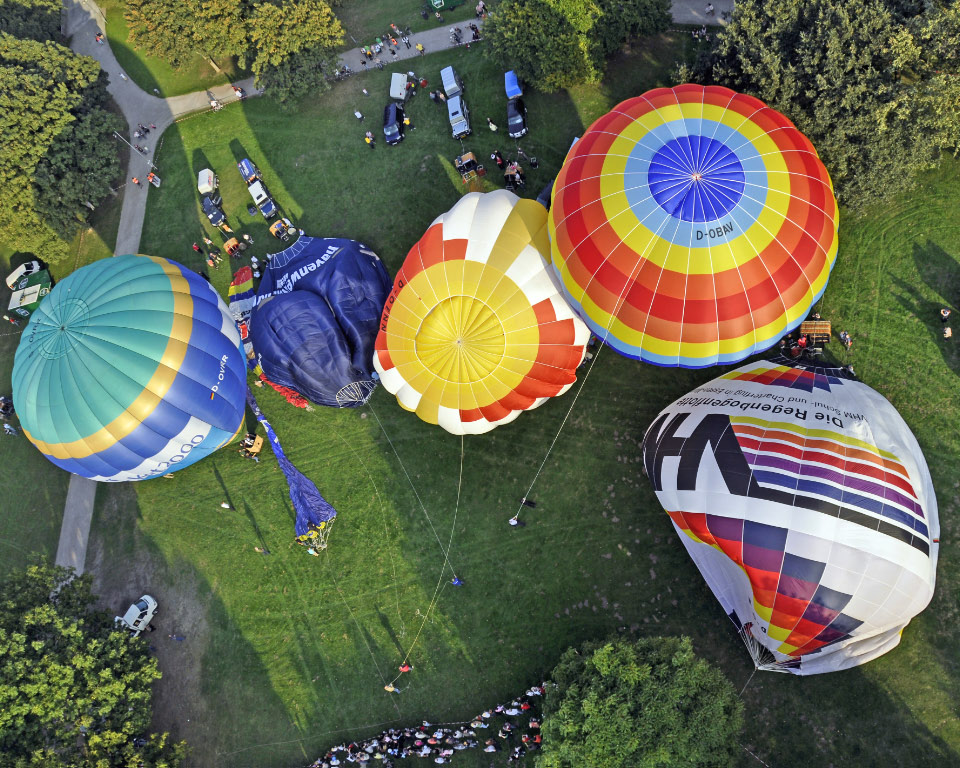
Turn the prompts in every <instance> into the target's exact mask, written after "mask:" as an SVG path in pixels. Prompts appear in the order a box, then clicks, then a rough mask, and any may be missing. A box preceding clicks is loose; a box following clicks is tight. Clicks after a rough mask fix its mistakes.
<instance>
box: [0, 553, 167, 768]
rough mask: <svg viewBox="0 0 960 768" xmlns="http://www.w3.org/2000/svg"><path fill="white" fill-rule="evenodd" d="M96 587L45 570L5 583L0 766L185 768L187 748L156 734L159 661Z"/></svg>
mask: <svg viewBox="0 0 960 768" xmlns="http://www.w3.org/2000/svg"><path fill="white" fill-rule="evenodd" d="M90 581H91V579H90V576H89V575H87V576H82V577H80V578H76V579H72V580H71V572H70V571H69V570H68V569H66V568H56V567H51V566H47V565H42V564H41V565H35V566H31V567H30V568H28V569H27V570H26V571H23V572H15V573H12V574H11V575H9V576H8V577H7V578H6V579H5V580H4V581H3V582H2V583H0V755H2V757H0V764H2V765H4V766H17V768H68V767H69V768H105V767H106V766H117V767H118V768H119V766H130V767H131V768H132V767H133V766H140V768H176V766H178V765H180V763H181V762H182V759H183V753H184V745H183V744H173V743H171V742H170V740H169V739H168V737H167V735H166V734H155V733H151V732H150V721H151V718H152V715H153V708H152V705H151V687H152V685H153V681H154V680H157V679H158V678H159V677H160V672H159V671H158V669H157V660H156V658H155V657H154V656H153V655H152V654H151V653H150V651H149V648H148V646H147V643H146V642H145V641H144V640H143V639H131V638H130V637H129V635H128V634H127V632H126V631H123V630H118V629H117V628H115V627H114V625H113V622H112V620H111V619H110V617H109V615H107V614H105V613H104V612H102V611H97V610H94V608H93V604H94V602H95V598H94V596H93V594H92V593H91V591H90Z"/></svg>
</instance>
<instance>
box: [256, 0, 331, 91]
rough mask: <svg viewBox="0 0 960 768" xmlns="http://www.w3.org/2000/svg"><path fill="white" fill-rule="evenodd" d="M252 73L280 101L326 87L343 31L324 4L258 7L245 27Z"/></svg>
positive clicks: (314, 0) (318, 0)
mask: <svg viewBox="0 0 960 768" xmlns="http://www.w3.org/2000/svg"><path fill="white" fill-rule="evenodd" d="M249 30H250V33H249V34H250V43H251V51H252V52H251V57H252V60H251V63H250V69H251V70H252V71H253V74H254V75H255V76H256V78H257V80H258V82H260V83H262V84H264V85H265V86H267V87H269V86H271V85H272V86H274V87H276V88H277V89H278V92H277V93H276V94H274V95H275V96H276V97H277V98H278V99H279V100H280V101H283V100H286V99H287V98H290V97H292V96H299V95H302V94H304V93H306V92H307V91H308V90H316V89H317V88H319V87H326V84H325V82H324V71H326V72H331V71H332V68H333V65H334V64H335V62H336V60H337V49H338V47H339V46H340V44H341V43H342V42H343V27H342V26H341V25H340V20H339V19H338V18H337V17H336V16H334V15H333V11H332V10H331V9H330V6H329V5H327V3H326V2H324V0H289V1H288V2H285V3H284V4H283V5H274V4H273V3H271V2H262V3H259V4H258V5H257V6H256V9H255V10H254V12H253V15H252V16H251V17H250V21H249Z"/></svg>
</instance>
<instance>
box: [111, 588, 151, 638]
mask: <svg viewBox="0 0 960 768" xmlns="http://www.w3.org/2000/svg"><path fill="white" fill-rule="evenodd" d="M158 610H160V608H159V606H158V605H157V601H156V600H154V599H153V598H152V597H150V595H143V596H142V597H141V598H140V599H139V600H137V602H135V603H133V604H132V605H131V606H130V607H129V608H127V612H126V613H125V614H123V616H116V617H114V619H113V621H114V623H115V624H117V625H118V626H122V627H125V628H126V629H129V630H130V633H131V636H132V637H137V636H138V635H139V634H140V633H141V632H143V631H144V630H147V629H149V630H150V631H151V632H152V631H153V627H151V626H150V622H151V621H152V620H153V617H154V616H156V615H157V611H158Z"/></svg>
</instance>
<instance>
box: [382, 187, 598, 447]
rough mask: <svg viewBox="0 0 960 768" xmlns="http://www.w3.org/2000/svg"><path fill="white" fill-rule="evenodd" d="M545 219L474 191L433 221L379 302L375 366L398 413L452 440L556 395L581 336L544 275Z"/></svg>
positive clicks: (500, 195)
mask: <svg viewBox="0 0 960 768" xmlns="http://www.w3.org/2000/svg"><path fill="white" fill-rule="evenodd" d="M546 218H547V213H546V209H545V208H544V207H543V206H542V205H540V204H539V203H536V202H534V201H532V200H521V199H520V198H518V197H516V196H515V195H513V194H511V193H509V192H507V191H506V190H498V191H496V192H490V193H487V194H481V193H479V192H473V193H470V194H468V195H465V196H464V197H462V198H461V199H460V200H459V202H457V204H456V205H455V206H454V207H453V208H451V209H450V210H449V211H447V212H446V213H444V214H442V215H441V216H439V217H438V218H437V219H436V220H435V221H434V222H433V224H431V225H430V228H429V229H428V230H427V232H426V234H424V236H423V237H422V238H421V239H420V241H419V242H418V243H417V244H416V245H414V246H413V248H412V249H411V250H410V253H409V254H407V259H406V261H405V262H404V264H403V267H402V268H401V270H400V272H399V274H398V275H397V279H396V282H395V283H394V286H393V291H392V292H391V293H390V296H389V297H388V298H387V304H386V307H385V308H384V310H383V319H382V321H381V324H380V333H379V334H378V336H377V342H376V356H375V357H374V364H375V365H376V368H377V371H378V372H379V373H380V378H381V380H382V381H383V385H384V387H386V388H387V390H389V391H390V392H392V393H393V394H395V395H396V396H397V400H398V402H399V403H400V405H401V406H403V407H404V408H406V409H407V410H409V411H415V412H416V413H417V415H418V416H419V417H420V418H421V419H423V420H424V421H426V422H428V423H430V424H439V425H440V426H442V427H443V428H444V429H446V430H447V431H448V432H452V433H453V434H458V435H462V434H478V433H481V432H487V431H489V430H491V429H493V428H494V427H496V426H499V425H500V424H506V423H507V422H510V421H513V420H514V419H515V418H517V416H518V415H519V414H520V413H521V412H522V411H526V410H530V409H531V408H536V407H537V406H539V405H541V404H542V403H544V402H545V401H546V400H547V399H548V398H551V397H555V396H556V395H559V394H562V393H563V392H565V391H566V390H567V389H568V388H569V387H570V385H571V384H572V383H573V382H574V381H575V380H576V374H575V371H576V368H577V366H578V365H579V364H580V363H581V361H582V360H583V357H584V351H585V346H586V343H587V341H588V339H589V338H590V333H589V331H588V330H587V328H586V326H585V325H584V324H583V323H582V322H580V321H579V320H578V319H577V318H576V317H575V316H574V314H573V312H572V311H571V310H570V307H569V306H568V305H567V302H566V300H565V299H564V298H563V296H561V295H560V293H559V291H558V288H557V287H556V285H555V284H554V282H553V281H552V279H551V276H550V274H549V271H548V269H547V262H546V259H545V257H546V253H547V249H548V248H549V244H548V242H547V233H546Z"/></svg>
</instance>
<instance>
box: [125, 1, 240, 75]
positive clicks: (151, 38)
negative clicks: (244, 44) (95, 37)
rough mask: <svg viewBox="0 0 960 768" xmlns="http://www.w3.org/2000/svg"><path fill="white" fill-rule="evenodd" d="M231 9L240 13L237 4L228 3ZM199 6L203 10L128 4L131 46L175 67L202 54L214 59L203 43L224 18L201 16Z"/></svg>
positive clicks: (175, 4) (185, 4)
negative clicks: (235, 8)
mask: <svg viewBox="0 0 960 768" xmlns="http://www.w3.org/2000/svg"><path fill="white" fill-rule="evenodd" d="M227 5H228V6H235V7H237V8H238V9H239V3H238V2H237V0H228V2H227ZM198 6H200V7H202V6H201V4H199V3H197V2H192V1H191V0H127V1H126V3H125V6H124V12H123V16H124V18H125V19H126V20H127V27H128V28H129V30H130V42H131V43H133V45H134V46H135V47H136V48H139V49H140V50H142V51H143V52H144V53H146V54H147V55H148V56H156V57H157V58H158V59H163V60H164V61H166V62H168V63H169V64H171V65H172V66H174V67H179V66H180V65H182V64H184V63H185V62H187V61H189V60H190V59H191V58H193V57H194V56H196V55H197V53H198V52H199V53H201V54H204V55H210V52H209V51H208V50H207V49H206V46H205V45H204V43H203V41H204V39H205V37H206V36H207V33H208V27H209V26H210V25H211V22H213V23H214V24H215V23H216V17H217V16H218V15H221V14H214V15H213V18H211V17H210V16H208V15H206V14H201V13H198ZM227 28H229V26H228V27H227ZM209 31H210V32H213V31H214V30H209ZM245 37H246V36H245V35H244V39H245Z"/></svg>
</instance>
